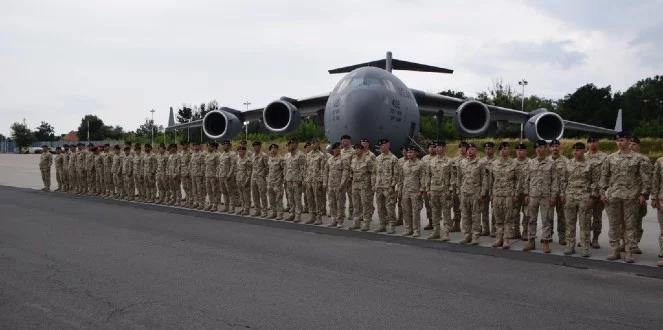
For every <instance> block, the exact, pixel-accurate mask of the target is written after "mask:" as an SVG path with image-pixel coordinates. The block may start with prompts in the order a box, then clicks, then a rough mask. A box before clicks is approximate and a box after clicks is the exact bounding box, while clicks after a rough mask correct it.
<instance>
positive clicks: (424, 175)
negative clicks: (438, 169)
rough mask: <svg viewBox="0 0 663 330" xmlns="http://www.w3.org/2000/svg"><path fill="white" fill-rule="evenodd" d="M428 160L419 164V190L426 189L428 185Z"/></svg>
mask: <svg viewBox="0 0 663 330" xmlns="http://www.w3.org/2000/svg"><path fill="white" fill-rule="evenodd" d="M428 164H429V162H425V163H423V165H422V166H421V175H419V187H420V188H419V189H420V190H421V191H428V190H429V189H428V185H429V183H430V180H429V177H428V176H429V175H430V174H429V173H430V168H429V167H428Z"/></svg>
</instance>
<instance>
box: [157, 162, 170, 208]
mask: <svg viewBox="0 0 663 330" xmlns="http://www.w3.org/2000/svg"><path fill="white" fill-rule="evenodd" d="M168 156H169V155H168V154H167V153H165V152H164V153H161V151H159V152H157V154H156V159H157V170H156V173H155V181H156V185H157V193H158V194H159V197H158V198H157V200H156V202H157V203H160V204H161V203H167V202H168V199H167V198H166V196H168V177H167V176H166V170H167V167H168Z"/></svg>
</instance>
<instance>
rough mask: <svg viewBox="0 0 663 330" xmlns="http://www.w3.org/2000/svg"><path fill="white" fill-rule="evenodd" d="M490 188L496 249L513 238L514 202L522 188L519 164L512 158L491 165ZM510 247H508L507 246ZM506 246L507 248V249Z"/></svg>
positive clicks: (499, 159)
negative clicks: (518, 169) (506, 240)
mask: <svg viewBox="0 0 663 330" xmlns="http://www.w3.org/2000/svg"><path fill="white" fill-rule="evenodd" d="M488 173H489V179H488V186H489V189H490V195H491V199H492V201H491V203H492V205H493V222H494V223H495V229H496V233H495V237H497V241H496V242H495V244H493V246H494V247H499V246H502V244H503V242H504V239H505V238H506V239H511V238H513V236H514V234H513V231H514V228H513V221H512V219H513V201H514V200H515V199H516V198H517V197H519V195H520V191H519V187H520V186H521V184H520V182H519V177H518V175H517V173H518V172H517V164H516V161H515V160H514V159H512V158H508V159H506V160H504V159H502V158H497V159H496V160H495V161H493V162H492V164H491V165H490V171H489V172H488ZM506 246H508V245H506ZM506 246H505V247H506Z"/></svg>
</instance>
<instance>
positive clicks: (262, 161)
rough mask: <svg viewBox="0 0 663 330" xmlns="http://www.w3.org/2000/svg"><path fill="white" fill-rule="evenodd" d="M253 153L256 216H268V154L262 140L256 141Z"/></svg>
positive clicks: (252, 176) (252, 191)
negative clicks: (263, 147)
mask: <svg viewBox="0 0 663 330" xmlns="http://www.w3.org/2000/svg"><path fill="white" fill-rule="evenodd" d="M252 146H253V153H252V154H251V157H252V158H253V171H251V195H252V196H253V205H254V206H255V208H256V211H255V213H254V214H253V215H254V216H257V217H267V216H268V214H267V210H268V208H269V206H268V204H267V171H268V168H267V155H265V153H264V152H262V142H260V141H254V142H253V144H252Z"/></svg>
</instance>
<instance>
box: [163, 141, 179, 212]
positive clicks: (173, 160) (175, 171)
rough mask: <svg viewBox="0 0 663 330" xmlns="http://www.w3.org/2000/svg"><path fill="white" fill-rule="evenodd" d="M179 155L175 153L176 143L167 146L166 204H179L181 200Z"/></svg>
mask: <svg viewBox="0 0 663 330" xmlns="http://www.w3.org/2000/svg"><path fill="white" fill-rule="evenodd" d="M181 170H182V169H181V167H180V155H179V154H178V153H177V144H175V143H172V144H170V145H169V146H168V160H167V161H166V177H167V178H168V194H167V195H166V196H168V199H167V201H166V203H167V204H168V205H179V204H180V201H181V200H182V187H181V186H180V183H181V182H180V172H181Z"/></svg>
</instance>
